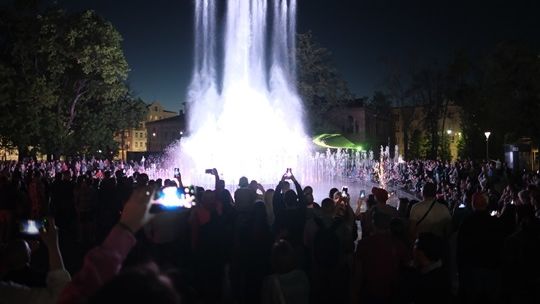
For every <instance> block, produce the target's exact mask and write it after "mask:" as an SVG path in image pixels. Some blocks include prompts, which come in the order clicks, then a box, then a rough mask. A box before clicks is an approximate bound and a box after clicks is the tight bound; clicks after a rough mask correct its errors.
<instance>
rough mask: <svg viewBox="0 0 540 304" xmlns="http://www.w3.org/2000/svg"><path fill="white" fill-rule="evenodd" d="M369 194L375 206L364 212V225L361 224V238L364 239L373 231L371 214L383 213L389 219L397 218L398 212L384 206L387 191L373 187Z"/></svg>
mask: <svg viewBox="0 0 540 304" xmlns="http://www.w3.org/2000/svg"><path fill="white" fill-rule="evenodd" d="M371 193H372V194H373V197H374V198H375V201H376V203H377V204H376V205H375V206H373V207H371V208H370V209H369V210H368V211H367V212H366V217H365V220H364V223H363V224H362V237H366V236H368V235H370V234H371V233H372V232H373V231H374V227H373V223H372V221H373V214H375V213H376V212H381V213H384V214H385V215H386V216H388V218H390V219H393V218H398V217H399V212H398V211H397V209H396V208H394V207H392V206H389V205H387V204H386V201H387V200H388V191H386V190H384V189H382V188H377V187H373V188H372V189H371ZM385 228H389V227H385Z"/></svg>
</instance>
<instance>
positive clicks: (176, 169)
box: [174, 168, 180, 178]
mask: <svg viewBox="0 0 540 304" xmlns="http://www.w3.org/2000/svg"><path fill="white" fill-rule="evenodd" d="M179 177H180V168H174V178H179Z"/></svg>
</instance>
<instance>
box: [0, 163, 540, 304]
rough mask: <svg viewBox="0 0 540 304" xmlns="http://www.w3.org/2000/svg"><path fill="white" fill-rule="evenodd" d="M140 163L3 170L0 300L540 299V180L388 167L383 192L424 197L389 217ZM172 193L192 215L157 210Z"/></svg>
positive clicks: (383, 208) (381, 203)
mask: <svg viewBox="0 0 540 304" xmlns="http://www.w3.org/2000/svg"><path fill="white" fill-rule="evenodd" d="M144 167H145V164H139V163H131V164H127V165H126V164H123V163H118V162H112V161H98V160H92V161H73V162H62V161H55V162H35V161H26V162H4V163H1V164H0V303H57V302H58V303H113V302H114V303H265V304H266V303H268V304H270V303H276V304H277V303H279V304H283V303H540V294H539V293H538V292H537V286H540V260H539V259H538V257H539V256H540V188H539V187H540V176H539V174H538V172H536V173H534V172H520V173H516V172H512V171H511V170H508V169H507V168H505V166H504V164H502V163H500V162H495V161H493V162H473V161H458V162H456V163H449V162H443V161H421V160H416V161H410V162H404V163H399V164H397V165H396V166H395V167H393V168H392V170H387V172H388V173H387V174H391V176H389V179H388V180H389V181H390V180H391V182H389V183H388V185H392V187H395V188H400V189H404V190H406V191H409V192H410V193H412V194H418V195H419V196H420V197H421V198H419V199H418V200H409V199H406V198H400V200H399V204H398V206H397V207H393V206H391V205H389V204H387V202H388V199H389V192H388V191H387V190H385V189H382V188H378V187H374V188H373V189H370V190H371V191H370V193H367V194H366V195H365V197H351V196H350V194H349V193H347V191H346V189H337V188H332V189H328V190H329V192H328V197H326V198H324V199H322V200H320V201H316V200H315V198H314V195H313V188H312V187H311V186H309V185H301V184H300V182H301V181H298V180H297V179H296V178H295V176H294V174H293V172H292V171H291V170H287V171H286V172H284V175H283V176H281V177H279V176H278V177H276V185H275V188H274V189H264V187H263V186H262V185H260V184H259V183H257V181H254V180H253V181H250V180H249V179H247V178H245V177H243V178H241V179H240V181H239V184H238V187H237V189H236V190H235V191H234V192H233V193H231V192H230V191H229V190H227V189H226V188H225V185H224V182H223V181H222V180H220V178H219V174H218V172H217V170H216V169H212V170H209V172H208V173H209V174H212V175H213V176H214V177H215V186H214V187H213V189H203V188H201V187H194V188H193V189H192V188H189V187H188V188H185V187H184V186H187V185H183V184H182V179H181V175H180V174H179V175H177V176H174V177H173V176H171V177H170V178H169V179H165V180H162V179H155V180H153V179H151V178H149V176H148V175H147V174H146V173H143V172H144ZM284 171H285V170H284ZM170 187H175V188H177V191H176V193H178V194H179V197H181V199H182V200H187V196H186V195H187V194H188V193H186V191H189V192H190V193H191V192H192V191H193V192H192V193H191V194H193V197H192V198H190V199H189V206H186V205H183V206H182V207H178V208H153V207H155V206H156V205H159V204H160V199H159V195H158V194H159V193H161V190H162V189H164V188H170ZM182 193H183V194H184V195H182ZM353 202H354V203H353ZM353 207H354V208H353ZM28 223H32V225H33V228H36V227H37V230H36V231H35V233H33V231H30V230H31V229H29V228H28V225H27V224H28ZM25 224H26V225H25ZM34 226H35V227H34Z"/></svg>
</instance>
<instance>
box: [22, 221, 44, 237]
mask: <svg viewBox="0 0 540 304" xmlns="http://www.w3.org/2000/svg"><path fill="white" fill-rule="evenodd" d="M46 225H47V220H22V221H21V223H20V232H21V233H22V234H26V235H39V231H40V230H41V229H43V228H45V227H46Z"/></svg>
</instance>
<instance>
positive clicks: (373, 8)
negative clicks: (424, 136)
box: [1, 0, 540, 111]
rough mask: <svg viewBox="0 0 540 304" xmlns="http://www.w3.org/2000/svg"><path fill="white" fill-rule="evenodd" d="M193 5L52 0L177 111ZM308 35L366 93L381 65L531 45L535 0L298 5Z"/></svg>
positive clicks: (538, 30)
mask: <svg viewBox="0 0 540 304" xmlns="http://www.w3.org/2000/svg"><path fill="white" fill-rule="evenodd" d="M193 1H194V0H175V1H173V0H169V1H165V0H153V1H148V0H130V1H113V0H78V1H73V0H60V1H56V2H57V4H58V6H60V7H63V8H66V9H67V10H68V11H72V12H73V11H78V10H82V9H93V10H95V11H97V12H98V13H99V14H101V15H102V16H104V17H105V18H106V19H107V20H109V21H111V22H112V23H113V24H114V26H115V27H116V28H117V29H118V31H119V32H120V33H121V34H122V36H123V38H124V52H125V55H126V58H127V61H128V63H129V65H130V68H131V73H130V78H129V81H130V84H131V87H132V88H133V89H134V91H135V93H136V94H137V95H138V96H140V97H141V98H143V99H144V100H145V101H147V102H149V101H152V100H159V101H161V102H162V103H163V104H164V105H165V106H166V108H168V109H171V110H175V111H177V110H178V109H180V107H181V102H183V101H184V99H185V93H186V88H187V86H188V84H189V81H190V76H191V75H190V74H191V70H192V64H193V63H192V54H193ZM218 1H225V0H218ZM1 2H2V3H5V2H9V1H1ZM308 30H311V31H312V32H313V35H314V37H315V39H316V40H317V41H318V42H319V43H320V44H321V45H322V46H324V47H326V48H327V49H329V50H330V51H331V52H332V55H333V59H334V62H335V66H336V67H337V69H338V71H339V72H340V73H341V74H342V75H343V76H344V78H345V80H346V81H347V82H348V84H349V86H350V89H351V90H352V92H353V93H355V94H356V95H358V96H365V95H372V93H373V91H374V90H376V89H381V88H383V82H384V78H385V75H387V70H388V63H387V62H401V64H400V65H402V66H411V65H420V64H421V63H422V62H434V61H438V62H445V61H446V60H448V58H449V57H450V55H451V54H452V53H453V52H454V51H455V50H465V51H466V52H468V53H470V54H473V55H476V56H479V55H481V54H484V53H485V52H486V51H488V50H489V49H492V48H493V47H494V46H495V45H496V44H497V43H498V42H500V41H502V40H508V39H512V40H521V41H525V42H527V43H529V44H530V45H532V46H534V47H538V46H539V45H540V1H535V0H530V1H519V0H514V1H498V0H491V1H474V0H453V1H446V0H445V1H442V0H431V1H428V0H369V1H365V0H298V31H299V32H306V31H308Z"/></svg>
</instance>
